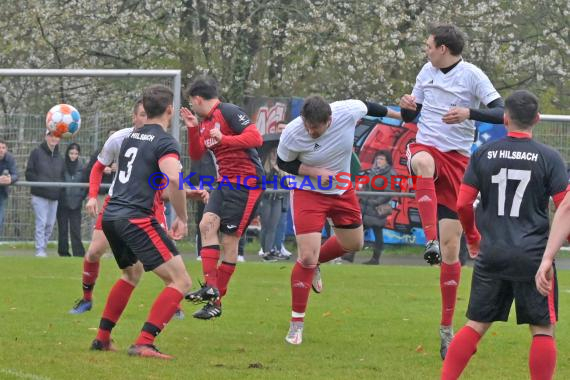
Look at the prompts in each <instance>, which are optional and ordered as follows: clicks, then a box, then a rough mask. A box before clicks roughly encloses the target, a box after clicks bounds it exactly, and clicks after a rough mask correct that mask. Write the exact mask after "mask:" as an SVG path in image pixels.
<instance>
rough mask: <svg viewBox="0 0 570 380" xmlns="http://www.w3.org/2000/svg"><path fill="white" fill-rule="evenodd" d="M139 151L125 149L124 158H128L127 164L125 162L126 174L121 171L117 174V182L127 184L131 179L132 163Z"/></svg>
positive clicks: (136, 149) (137, 149)
mask: <svg viewBox="0 0 570 380" xmlns="http://www.w3.org/2000/svg"><path fill="white" fill-rule="evenodd" d="M138 151H139V148H134V147H133V148H129V149H127V151H126V152H125V157H126V158H130V160H129V162H127V172H126V173H125V171H124V170H121V171H120V172H119V181H121V183H127V182H129V178H131V172H132V171H133V161H134V160H135V157H136V156H137V153H138Z"/></svg>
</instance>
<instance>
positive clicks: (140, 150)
mask: <svg viewBox="0 0 570 380" xmlns="http://www.w3.org/2000/svg"><path fill="white" fill-rule="evenodd" d="M172 101H173V94H172V91H171V90H170V89H169V88H167V87H165V86H162V85H155V86H151V87H149V88H147V89H145V90H144V93H143V106H144V109H145V111H146V113H147V118H148V120H147V122H146V123H145V125H144V126H143V127H142V128H140V129H138V130H137V131H135V132H133V133H131V134H130V135H129V136H128V137H126V138H125V140H124V141H123V144H122V145H121V150H120V153H119V161H118V169H117V175H116V179H115V183H114V187H113V195H112V196H111V200H110V201H109V203H108V204H107V207H106V209H105V213H104V215H103V232H104V233H105V236H106V237H107V240H108V241H109V244H110V246H111V249H112V250H113V255H114V256H115V260H116V261H117V264H118V265H119V268H121V270H122V271H123V274H122V276H121V279H119V281H117V282H116V283H115V285H114V286H113V288H112V289H111V292H110V293H109V296H108V298H107V304H106V305H105V310H104V311H103V316H102V318H101V322H100V324H99V330H98V333H97V337H96V339H95V340H94V341H93V343H92V346H91V348H92V349H95V350H113V347H112V345H111V330H112V329H113V327H115V324H116V323H117V321H118V320H119V318H120V316H121V314H122V312H123V310H124V309H125V307H126V306H127V303H128V301H129V298H130V296H131V294H132V291H133V290H134V288H135V286H136V285H137V283H138V282H139V280H140V277H141V276H142V273H143V270H144V271H153V272H154V273H155V274H156V275H158V276H159V277H160V278H161V279H162V280H163V281H164V283H165V284H166V287H165V288H164V290H163V291H162V292H161V293H160V294H159V296H158V298H157V299H156V300H155V301H154V304H153V305H152V308H151V310H150V314H149V316H148V318H147V320H146V322H145V324H144V325H143V328H142V331H141V333H140V335H139V337H138V339H137V340H136V342H135V344H134V345H132V346H131V347H130V348H129V350H128V353H129V355H135V356H144V357H156V358H161V359H171V358H172V357H171V356H169V355H165V354H163V353H161V352H160V351H158V349H156V347H155V346H154V339H155V338H156V336H157V335H158V334H159V333H160V332H161V330H163V329H164V327H165V326H166V324H167V323H168V322H169V321H170V319H171V318H172V316H173V315H174V313H175V312H176V310H177V309H178V305H179V303H180V301H181V300H182V298H183V297H184V294H185V293H186V292H188V290H190V288H191V286H192V284H191V280H190V276H189V275H188V273H187V272H186V267H185V266H184V262H183V261H182V257H181V256H179V255H178V251H177V249H176V247H175V246H174V243H173V242H172V241H171V240H170V238H169V236H170V237H172V238H173V239H180V238H182V237H184V236H186V235H187V233H188V226H187V220H188V215H187V212H186V194H185V191H184V190H183V189H179V174H180V170H181V168H182V165H181V164H180V149H179V145H178V142H177V141H176V140H175V139H174V138H173V137H172V136H171V135H170V134H168V133H166V130H167V128H168V126H169V125H170V120H171V118H172V113H173V105H172ZM157 172H161V173H163V174H164V175H166V177H167V178H168V179H169V181H170V183H169V184H168V187H167V191H168V194H169V199H170V202H171V204H172V206H173V207H174V210H175V212H176V219H175V220H174V221H173V222H172V230H171V231H170V232H168V233H167V232H166V230H165V229H164V228H163V227H162V226H161V225H160V223H159V222H158V221H157V219H156V217H155V215H154V211H153V204H154V202H155V196H156V192H157V190H156V183H154V185H153V184H152V182H151V181H152V180H153V179H154V178H155V175H156V173H157Z"/></svg>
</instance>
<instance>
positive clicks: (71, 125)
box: [46, 104, 81, 138]
mask: <svg viewBox="0 0 570 380" xmlns="http://www.w3.org/2000/svg"><path fill="white" fill-rule="evenodd" d="M46 128H47V129H48V130H49V131H50V132H51V133H52V134H53V135H54V136H56V137H64V138H67V137H71V136H73V135H74V134H76V133H77V132H78V131H79V128H81V116H80V115H79V112H78V111H77V110H76V109H75V107H73V106H70V105H69V104H58V105H57V106H53V107H52V108H51V109H50V110H49V111H48V113H47V115H46Z"/></svg>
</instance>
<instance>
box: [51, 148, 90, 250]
mask: <svg viewBox="0 0 570 380" xmlns="http://www.w3.org/2000/svg"><path fill="white" fill-rule="evenodd" d="M80 154H81V147H80V146H79V145H78V144H76V143H71V144H69V146H68V147H67V150H66V152H65V169H64V171H63V177H64V182H69V183H80V182H83V175H82V174H83V169H84V166H85V165H84V163H83V160H82V159H81V157H80ZM86 195H87V188H84V187H66V188H64V189H63V190H62V192H61V197H60V198H59V202H58V204H57V230H58V244H57V253H59V255H60V256H70V254H69V241H68V239H69V235H71V249H72V251H73V256H77V257H83V256H84V255H85V248H84V247H83V243H82V242H81V209H82V206H83V200H84V199H85V196H86Z"/></svg>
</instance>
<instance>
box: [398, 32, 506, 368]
mask: <svg viewBox="0 0 570 380" xmlns="http://www.w3.org/2000/svg"><path fill="white" fill-rule="evenodd" d="M464 44H465V41H464V37H463V34H462V33H461V31H460V30H459V29H457V28H456V27H455V26H452V25H439V26H436V27H433V28H432V29H431V31H430V32H429V37H428V39H427V41H426V55H427V57H428V60H429V62H428V63H426V64H425V65H424V66H423V68H422V69H421V71H420V73H419V74H418V76H417V78H416V84H415V86H414V89H413V91H412V94H411V95H404V96H403V97H402V99H401V101H400V106H401V112H402V118H403V119H404V121H407V122H410V121H412V120H414V119H415V118H416V116H417V115H418V114H419V113H420V111H421V115H420V118H419V121H418V133H417V137H416V143H414V144H410V145H409V147H408V152H407V153H408V166H409V168H410V172H411V173H412V174H413V175H417V176H418V177H419V178H418V180H417V184H416V186H417V187H416V200H417V203H418V209H419V212H420V218H421V221H422V226H423V229H424V232H425V235H426V239H427V240H428V242H427V244H426V250H425V253H424V258H425V260H426V261H427V262H428V263H429V264H430V265H434V264H441V268H440V288H441V298H442V305H441V322H440V338H441V348H440V354H441V358H442V359H443V358H445V353H446V351H447V346H448V345H449V342H450V341H451V338H453V313H454V311H455V302H456V298H457V287H458V286H459V279H460V276H461V264H460V262H459V248H460V241H461V232H462V231H461V224H460V223H459V221H458V220H457V212H456V208H455V206H456V203H457V193H458V191H459V185H460V183H461V178H462V177H463V173H464V172H465V167H466V166H467V162H468V160H469V155H470V152H471V145H472V143H473V140H474V135H475V120H479V121H486V122H490V123H496V124H501V123H502V122H503V110H504V108H503V107H504V102H503V100H502V99H501V96H500V95H499V93H498V92H497V91H496V90H495V88H494V87H493V85H492V84H491V81H489V78H487V76H486V75H485V74H484V73H483V72H482V71H481V70H480V69H479V68H477V67H476V66H474V65H472V64H470V63H467V62H465V61H464V60H463V59H462V57H461V53H462V51H463V46H464ZM480 103H484V104H485V105H486V106H487V107H488V108H487V109H479V105H480ZM438 220H439V240H438ZM440 241H441V252H440Z"/></svg>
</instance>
